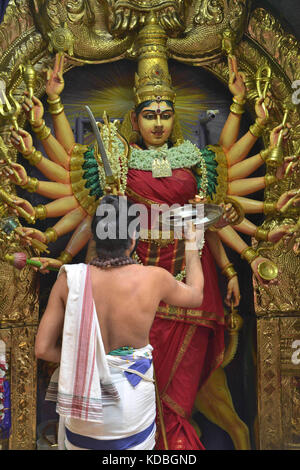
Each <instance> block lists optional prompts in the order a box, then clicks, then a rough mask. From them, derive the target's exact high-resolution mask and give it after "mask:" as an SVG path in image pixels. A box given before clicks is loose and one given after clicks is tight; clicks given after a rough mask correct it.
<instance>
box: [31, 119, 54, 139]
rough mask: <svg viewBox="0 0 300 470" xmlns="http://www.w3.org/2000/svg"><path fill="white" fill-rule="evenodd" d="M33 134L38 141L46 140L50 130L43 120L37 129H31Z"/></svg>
mask: <svg viewBox="0 0 300 470" xmlns="http://www.w3.org/2000/svg"><path fill="white" fill-rule="evenodd" d="M32 130H33V132H35V134H36V136H37V138H38V139H40V140H46V139H47V138H48V137H49V135H50V134H51V129H50V128H49V127H47V126H46V123H45V121H44V120H43V122H42V124H41V125H40V126H38V127H32Z"/></svg>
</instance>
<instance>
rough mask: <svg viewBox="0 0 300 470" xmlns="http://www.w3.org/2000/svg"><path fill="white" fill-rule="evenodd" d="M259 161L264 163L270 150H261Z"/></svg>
mask: <svg viewBox="0 0 300 470" xmlns="http://www.w3.org/2000/svg"><path fill="white" fill-rule="evenodd" d="M259 155H260V157H261V159H262V160H263V161H264V162H266V160H267V158H268V156H269V155H270V149H263V150H261V151H260V152H259Z"/></svg>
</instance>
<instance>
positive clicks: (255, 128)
mask: <svg viewBox="0 0 300 470" xmlns="http://www.w3.org/2000/svg"><path fill="white" fill-rule="evenodd" d="M249 132H250V133H251V134H252V135H253V136H254V137H261V136H262V135H263V133H264V127H263V126H262V125H261V124H259V123H258V122H257V119H256V120H255V123H254V124H252V125H251V126H250V127H249Z"/></svg>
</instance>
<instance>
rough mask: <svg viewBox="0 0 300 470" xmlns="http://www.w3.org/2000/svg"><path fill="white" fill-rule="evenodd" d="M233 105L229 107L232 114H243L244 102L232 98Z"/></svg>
mask: <svg viewBox="0 0 300 470" xmlns="http://www.w3.org/2000/svg"><path fill="white" fill-rule="evenodd" d="M232 101H233V103H232V105H231V106H230V111H231V112H232V113H233V114H238V115H240V114H244V112H245V110H244V104H245V103H246V100H243V101H242V102H240V101H237V99H236V98H235V96H234V97H233V99H232Z"/></svg>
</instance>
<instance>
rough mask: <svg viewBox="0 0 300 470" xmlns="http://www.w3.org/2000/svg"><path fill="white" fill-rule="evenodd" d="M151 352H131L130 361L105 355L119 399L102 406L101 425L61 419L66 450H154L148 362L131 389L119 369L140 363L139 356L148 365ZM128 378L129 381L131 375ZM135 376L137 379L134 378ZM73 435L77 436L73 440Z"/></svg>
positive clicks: (151, 384)
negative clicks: (86, 437)
mask: <svg viewBox="0 0 300 470" xmlns="http://www.w3.org/2000/svg"><path fill="white" fill-rule="evenodd" d="M151 351H152V347H151V346H150V345H148V346H147V347H145V348H142V349H137V350H134V353H133V356H134V359H133V360H132V359H125V358H124V356H109V355H107V356H106V358H107V362H108V365H109V369H110V373H111V378H112V383H113V385H114V386H115V387H116V389H117V390H118V393H119V396H120V400H119V401H118V402H115V403H111V404H105V403H104V404H103V423H102V424H98V423H96V422H88V421H82V420H78V419H75V418H67V419H66V420H65V427H66V429H67V431H66V438H65V447H66V449H69V450H78V449H80V450H82V449H83V448H84V447H80V446H77V445H75V444H74V443H78V444H81V445H83V444H85V445H87V446H88V445H89V446H90V447H86V448H91V446H93V445H94V446H95V448H97V449H99V450H101V449H102V450H125V449H127V450H128V449H130V450H151V449H153V448H154V445H155V431H156V428H155V413H156V408H155V388H154V384H153V380H152V379H153V365H152V363H151V365H150V367H149V369H148V370H147V371H146V372H145V373H143V374H142V375H143V378H141V380H140V382H139V383H138V384H137V385H135V386H134V385H133V384H132V383H131V382H130V381H129V379H131V377H129V379H128V378H127V377H126V375H127V374H126V375H125V373H124V370H123V368H124V369H128V368H130V367H131V366H132V365H134V364H138V363H139V362H142V358H143V357H147V360H149V361H151V362H152V356H151ZM128 357H129V356H128ZM115 366H118V367H115ZM119 367H122V369H120V368H119ZM128 375H130V376H132V378H133V375H134V374H128ZM135 377H138V379H139V378H140V376H136V375H135ZM147 379H148V380H147ZM68 431H71V433H72V434H71V433H70V432H68ZM74 434H77V435H80V437H78V438H77V436H74ZM82 436H88V437H89V438H92V439H94V440H95V441H93V440H92V439H82ZM68 438H69V439H70V440H69V439H68ZM96 440H97V441H98V442H96ZM70 441H71V442H70ZM72 442H73V443H72Z"/></svg>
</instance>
